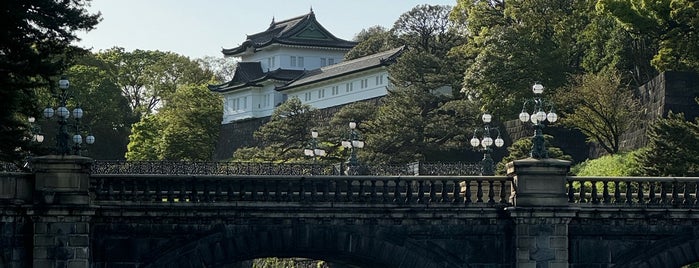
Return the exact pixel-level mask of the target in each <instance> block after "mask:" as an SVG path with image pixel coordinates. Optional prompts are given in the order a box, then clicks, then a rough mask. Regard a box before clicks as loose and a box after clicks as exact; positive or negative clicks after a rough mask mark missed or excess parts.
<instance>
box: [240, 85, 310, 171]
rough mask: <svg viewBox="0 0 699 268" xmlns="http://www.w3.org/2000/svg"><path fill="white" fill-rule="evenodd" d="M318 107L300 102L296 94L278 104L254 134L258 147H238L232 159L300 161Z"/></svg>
mask: <svg viewBox="0 0 699 268" xmlns="http://www.w3.org/2000/svg"><path fill="white" fill-rule="evenodd" d="M317 116H318V115H317V110H315V109H314V108H313V107H311V106H310V105H308V104H302V103H301V100H300V99H299V98H297V97H294V98H291V99H289V100H287V101H286V102H284V103H282V104H281V105H279V106H278V107H277V108H276V109H275V110H274V113H272V116H271V118H270V121H269V122H268V123H266V124H264V125H263V126H262V127H260V128H259V129H258V130H257V131H255V133H254V137H255V139H256V140H258V142H259V146H258V148H241V149H238V150H236V152H234V154H233V160H235V161H251V160H256V161H261V162H288V161H303V156H304V155H303V149H304V148H305V147H306V146H307V145H308V141H309V140H310V138H311V137H310V136H311V135H310V133H311V130H312V129H314V128H315V127H317V125H316V124H317V122H318V118H317Z"/></svg>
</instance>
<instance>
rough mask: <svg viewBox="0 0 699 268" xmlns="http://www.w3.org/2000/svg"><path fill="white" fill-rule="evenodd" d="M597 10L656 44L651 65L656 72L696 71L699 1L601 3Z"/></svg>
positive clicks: (698, 61)
mask: <svg viewBox="0 0 699 268" xmlns="http://www.w3.org/2000/svg"><path fill="white" fill-rule="evenodd" d="M598 8H599V9H602V10H605V11H608V12H610V13H611V14H612V15H613V16H614V17H615V18H616V19H618V20H619V21H620V22H622V23H623V25H624V27H625V29H626V30H628V31H630V32H631V33H633V34H636V35H642V36H648V37H650V38H651V39H652V40H653V41H654V43H655V44H657V50H656V52H655V55H654V56H653V59H652V61H651V63H652V65H653V66H654V67H655V68H657V69H658V71H661V72H662V71H666V70H675V71H695V72H698V71H699V45H698V44H699V32H698V30H699V20H697V19H696V18H697V17H699V1H697V0H661V1H650V0H601V1H599V2H598Z"/></svg>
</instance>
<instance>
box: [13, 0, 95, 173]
mask: <svg viewBox="0 0 699 268" xmlns="http://www.w3.org/2000/svg"><path fill="white" fill-rule="evenodd" d="M88 4H89V1H83V0H75V1H67V2H66V1H53V0H26V1H2V3H1V4H0V12H1V14H0V106H1V107H3V109H0V110H1V111H0V160H3V161H10V162H18V161H20V160H21V159H22V155H23V154H25V153H26V151H27V149H28V148H29V144H28V142H29V139H27V137H28V127H27V117H28V116H35V117H38V115H39V113H40V111H41V108H40V107H39V103H37V101H36V100H37V95H36V93H35V90H37V89H41V88H46V87H53V86H55V84H54V83H55V82H56V81H57V79H56V77H58V76H59V75H61V74H62V73H63V71H64V70H65V69H66V66H67V65H68V63H69V62H70V61H71V60H72V58H73V57H74V56H75V55H76V54H78V53H81V49H78V48H76V47H74V46H71V45H70V44H71V43H72V42H73V41H75V40H77V39H78V38H77V36H76V35H75V31H90V30H92V29H93V28H94V27H95V25H97V23H98V22H99V21H100V14H99V13H97V14H89V13H88V12H87V10H86V9H85V6H86V5H88Z"/></svg>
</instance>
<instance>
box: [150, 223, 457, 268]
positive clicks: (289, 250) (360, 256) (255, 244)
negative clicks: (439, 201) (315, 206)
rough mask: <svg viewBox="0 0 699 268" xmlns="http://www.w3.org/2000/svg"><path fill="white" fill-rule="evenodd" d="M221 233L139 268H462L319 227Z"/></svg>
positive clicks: (433, 253) (418, 250)
mask: <svg viewBox="0 0 699 268" xmlns="http://www.w3.org/2000/svg"><path fill="white" fill-rule="evenodd" d="M234 229H236V228H235V227H234V228H233V229H228V228H226V230H225V231H220V232H216V233H213V234H211V235H208V236H205V237H202V238H200V239H197V240H195V241H192V242H190V243H188V244H186V245H183V246H180V247H177V248H175V249H172V250H169V251H167V252H165V253H163V254H160V255H158V256H156V257H154V258H152V259H151V260H146V261H145V262H144V265H143V267H148V268H155V267H231V265H232V264H234V263H237V262H240V261H245V260H250V259H256V258H264V257H304V258H310V259H317V260H325V261H328V262H332V263H340V264H345V265H349V266H350V267H355V266H356V267H381V268H385V267H425V268H430V267H464V265H463V264H460V262H459V260H458V258H456V257H454V256H446V255H445V254H444V253H443V252H440V251H438V250H432V249H431V247H429V245H417V244H416V243H413V242H410V241H405V240H402V241H401V240H393V239H391V238H389V237H376V236H374V235H366V234H363V233H362V232H357V231H348V230H339V229H336V228H334V227H320V228H318V226H268V227H266V228H262V229H258V230H249V231H244V232H240V230H234Z"/></svg>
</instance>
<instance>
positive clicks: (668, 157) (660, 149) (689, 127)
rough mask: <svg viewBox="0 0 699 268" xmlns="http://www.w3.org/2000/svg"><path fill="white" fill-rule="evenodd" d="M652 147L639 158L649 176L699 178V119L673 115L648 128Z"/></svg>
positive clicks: (643, 151) (637, 157) (643, 171)
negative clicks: (691, 119)
mask: <svg viewBox="0 0 699 268" xmlns="http://www.w3.org/2000/svg"><path fill="white" fill-rule="evenodd" d="M647 135H648V145H647V146H646V147H645V148H643V149H642V150H641V152H640V153H639V154H638V155H636V161H638V162H639V164H640V166H641V170H640V173H641V174H642V175H645V176H699V119H696V118H695V120H694V122H690V121H687V120H685V118H684V115H683V114H681V113H680V114H674V113H669V114H668V116H667V118H660V119H658V121H655V122H653V123H652V124H651V125H650V128H649V129H648V134H647Z"/></svg>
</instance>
